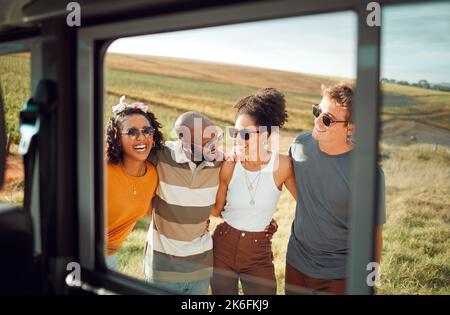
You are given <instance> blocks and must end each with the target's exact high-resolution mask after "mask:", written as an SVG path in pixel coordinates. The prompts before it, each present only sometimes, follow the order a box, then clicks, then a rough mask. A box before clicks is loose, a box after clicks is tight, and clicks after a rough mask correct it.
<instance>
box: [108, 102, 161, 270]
mask: <svg viewBox="0 0 450 315" xmlns="http://www.w3.org/2000/svg"><path fill="white" fill-rule="evenodd" d="M124 99H125V96H122V97H121V98H120V103H119V104H118V105H116V106H114V107H113V108H112V110H113V112H114V114H115V116H114V117H113V118H111V119H110V121H109V123H108V128H107V132H106V133H107V134H106V142H107V143H106V159H107V166H106V175H107V181H106V183H107V194H108V197H107V209H108V210H107V211H108V217H107V218H108V220H107V222H108V231H107V232H108V233H107V256H106V264H107V266H108V267H109V268H111V269H117V251H118V249H119V248H120V246H121V245H122V243H123V242H124V240H125V239H126V238H127V236H128V235H129V234H130V233H131V231H132V230H133V227H134V225H135V224H136V222H137V221H138V220H139V219H140V218H142V217H143V216H144V215H145V214H146V213H149V214H150V213H151V210H152V205H151V204H152V199H153V196H154V194H155V190H156V187H157V185H158V175H157V173H156V169H155V167H154V166H153V165H152V164H150V163H149V162H147V158H148V156H149V154H150V152H152V151H156V150H159V149H161V148H162V142H163V136H162V133H161V131H160V129H161V124H160V123H159V122H158V121H157V119H156V117H155V115H154V114H153V113H152V112H150V111H149V110H148V105H147V104H144V103H133V104H130V105H128V104H126V103H125V102H124Z"/></svg>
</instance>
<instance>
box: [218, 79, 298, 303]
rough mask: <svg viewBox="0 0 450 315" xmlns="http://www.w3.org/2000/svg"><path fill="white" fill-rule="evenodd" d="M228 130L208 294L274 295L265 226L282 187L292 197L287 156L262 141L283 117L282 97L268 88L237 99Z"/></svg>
mask: <svg viewBox="0 0 450 315" xmlns="http://www.w3.org/2000/svg"><path fill="white" fill-rule="evenodd" d="M234 108H235V109H236V123H235V126H234V128H230V129H229V131H230V135H231V137H233V138H234V139H235V141H234V146H235V152H236V154H237V157H238V158H237V159H236V160H237V161H226V162H225V163H224V164H223V165H222V168H221V170H220V174H219V189H218V192H217V196H216V204H215V207H214V210H213V212H212V215H214V216H221V217H222V219H223V222H222V223H220V224H219V225H218V226H217V228H216V229H215V231H214V234H213V242H214V245H213V249H214V271H213V278H212V281H211V288H212V293H213V294H227V295H228V294H238V292H239V291H238V281H239V280H240V281H241V284H242V290H243V292H244V294H251V295H258V294H276V278H275V270H274V264H273V254H272V246H271V240H270V238H269V237H267V233H268V232H267V228H266V227H267V226H268V225H269V223H270V222H271V220H272V217H273V214H274V213H275V210H276V208H277V204H278V200H279V198H280V194H281V189H282V187H283V185H284V186H286V188H287V189H288V190H289V192H290V193H291V194H292V196H293V197H294V198H296V189H295V177H294V172H293V168H292V162H291V159H290V158H289V156H287V155H283V154H278V153H277V152H275V151H273V150H270V149H269V147H268V146H267V141H268V140H269V139H270V136H271V134H272V133H274V131H275V129H277V128H280V127H282V126H283V125H284V123H285V122H286V120H287V112H286V102H285V99H284V95H283V94H282V93H280V92H279V91H277V90H276V89H273V88H265V89H260V90H258V91H257V92H256V93H255V94H253V95H250V96H247V97H245V98H242V99H241V100H239V101H238V102H237V103H236V105H235V106H234Z"/></svg>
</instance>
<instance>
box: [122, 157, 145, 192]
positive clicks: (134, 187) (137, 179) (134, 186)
mask: <svg viewBox="0 0 450 315" xmlns="http://www.w3.org/2000/svg"><path fill="white" fill-rule="evenodd" d="M120 166H121V167H122V170H123V172H124V173H125V175H126V176H127V177H128V179H129V180H131V182H132V186H131V192H132V193H133V195H135V196H136V195H137V188H136V186H137V183H138V182H139V180H140V179H141V177H143V176H144V175H145V173H146V172H147V165H145V164H144V168H145V171H144V175H141V176H135V177H136V179H134V180H133V177H132V176H131V175H129V174H128V173H127V171H126V170H125V167H124V166H123V164H122V163H120ZM141 169H142V168H141ZM141 169H140V170H139V174H141V173H142V172H141Z"/></svg>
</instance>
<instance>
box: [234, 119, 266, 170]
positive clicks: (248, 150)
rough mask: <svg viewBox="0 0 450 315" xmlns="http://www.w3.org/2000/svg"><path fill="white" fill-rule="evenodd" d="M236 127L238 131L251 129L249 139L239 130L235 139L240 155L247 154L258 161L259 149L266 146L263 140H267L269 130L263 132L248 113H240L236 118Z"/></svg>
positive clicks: (251, 159)
mask: <svg viewBox="0 0 450 315" xmlns="http://www.w3.org/2000/svg"><path fill="white" fill-rule="evenodd" d="M234 128H235V129H236V130H237V131H242V130H246V131H249V133H248V135H249V139H248V140H245V139H244V138H243V136H242V135H241V134H240V133H239V132H238V133H237V137H236V138H235V140H234V146H235V149H236V153H237V155H238V156H245V157H247V158H248V160H250V161H256V160H257V157H258V156H259V152H260V151H259V150H260V148H262V147H263V146H264V144H263V142H264V141H265V140H267V137H268V134H267V132H261V130H260V129H259V126H257V125H256V124H255V121H254V119H253V118H252V117H251V116H250V115H247V114H242V115H239V117H238V118H237V119H236V123H235V125H234Z"/></svg>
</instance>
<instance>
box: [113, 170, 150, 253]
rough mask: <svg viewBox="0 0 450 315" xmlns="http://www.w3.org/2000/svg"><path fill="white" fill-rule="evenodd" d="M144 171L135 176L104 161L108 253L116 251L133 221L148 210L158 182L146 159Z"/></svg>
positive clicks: (131, 228) (131, 226)
mask: <svg viewBox="0 0 450 315" xmlns="http://www.w3.org/2000/svg"><path fill="white" fill-rule="evenodd" d="M146 166H147V172H146V173H145V175H144V176H141V177H135V176H130V175H127V174H126V173H125V171H124V170H123V168H122V167H121V165H120V164H117V165H116V164H111V163H107V172H106V173H107V174H106V175H107V185H108V187H107V194H108V195H107V209H108V211H107V212H108V218H107V219H108V235H107V238H108V243H107V252H108V255H111V254H114V253H115V252H117V250H118V249H119V247H120V246H121V245H122V243H123V242H124V241H125V239H126V238H127V236H128V235H129V234H130V233H131V231H132V230H133V227H134V225H135V224H136V222H137V221H138V220H139V219H140V218H142V217H143V216H144V215H145V214H146V213H147V211H148V209H149V207H150V204H151V200H152V199H153V196H154V194H155V190H156V186H157V185H158V174H157V173H156V169H155V167H154V166H153V165H152V164H150V163H148V162H146Z"/></svg>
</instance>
